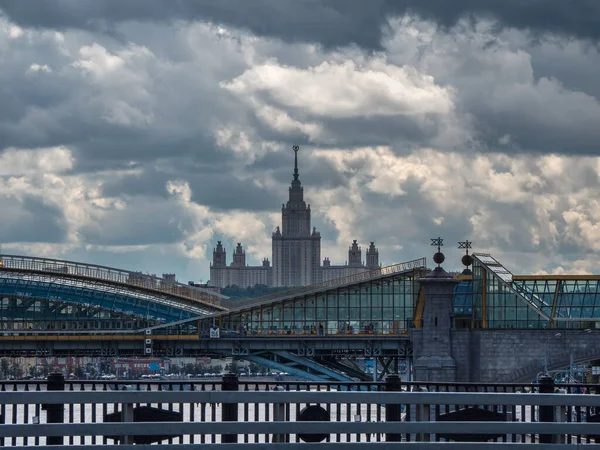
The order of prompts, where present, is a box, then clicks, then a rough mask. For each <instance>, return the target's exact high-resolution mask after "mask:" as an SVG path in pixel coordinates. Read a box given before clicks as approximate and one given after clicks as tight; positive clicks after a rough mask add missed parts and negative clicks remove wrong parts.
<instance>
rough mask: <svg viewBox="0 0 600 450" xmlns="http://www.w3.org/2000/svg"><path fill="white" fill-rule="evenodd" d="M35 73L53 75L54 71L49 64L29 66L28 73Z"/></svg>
mask: <svg viewBox="0 0 600 450" xmlns="http://www.w3.org/2000/svg"><path fill="white" fill-rule="evenodd" d="M35 72H44V73H52V69H51V68H50V66H49V65H48V64H43V65H40V64H37V63H34V64H32V65H31V66H29V69H27V73H35Z"/></svg>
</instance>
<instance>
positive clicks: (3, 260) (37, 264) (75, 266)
mask: <svg viewBox="0 0 600 450" xmlns="http://www.w3.org/2000/svg"><path fill="white" fill-rule="evenodd" d="M3 268H4V269H13V270H27V271H35V272H41V273H50V274H58V275H72V276H76V277H82V278H87V279H93V280H102V281H108V282H112V283H119V284H124V285H128V286H135V287H141V288H144V289H150V290H153V291H158V292H162V293H165V294H170V295H176V296H179V297H183V298H186V299H189V300H195V301H199V302H202V303H205V304H209V305H212V306H216V307H217V308H218V309H225V308H219V307H220V306H221V301H222V300H224V299H226V298H227V297H225V296H223V295H220V294H217V293H216V292H212V291H209V290H206V289H202V288H199V287H195V286H189V285H187V284H182V283H178V282H175V281H170V280H165V279H163V278H160V277H157V276H154V275H148V274H143V273H141V272H131V271H127V270H120V269H115V268H113V267H106V266H98V265H94V264H84V263H79V262H74V261H62V260H58V259H50V258H37V257H33V256H20V255H0V270H1V269H3Z"/></svg>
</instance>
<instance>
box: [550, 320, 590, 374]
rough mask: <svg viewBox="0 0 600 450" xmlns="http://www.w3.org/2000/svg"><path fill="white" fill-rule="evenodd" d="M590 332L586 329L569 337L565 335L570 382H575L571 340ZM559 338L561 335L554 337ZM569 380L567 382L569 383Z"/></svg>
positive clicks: (557, 334)
mask: <svg viewBox="0 0 600 450" xmlns="http://www.w3.org/2000/svg"><path fill="white" fill-rule="evenodd" d="M591 332H592V330H591V329H590V328H586V329H585V330H580V331H577V332H576V333H573V334H571V335H569V334H568V333H567V334H565V338H566V339H567V345H568V346H569V378H570V379H571V380H572V381H577V380H575V375H574V373H575V371H574V368H573V366H574V362H575V354H574V353H573V345H572V344H573V341H572V340H571V339H572V338H573V337H575V336H578V335H580V334H581V333H586V334H589V333H591ZM560 336H562V333H556V337H560ZM546 342H547V340H546ZM571 380H569V381H571Z"/></svg>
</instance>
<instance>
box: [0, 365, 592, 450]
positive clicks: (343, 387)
mask: <svg viewBox="0 0 600 450" xmlns="http://www.w3.org/2000/svg"><path fill="white" fill-rule="evenodd" d="M58 378H60V377H58ZM51 379H52V380H51V381H50V382H49V383H48V386H47V391H44V390H45V389H42V387H46V386H45V382H13V383H14V385H13V386H14V387H15V388H16V389H10V388H9V389H5V388H6V387H7V386H9V384H7V383H5V384H4V385H2V386H3V387H2V392H0V415H1V416H2V421H0V422H2V423H3V424H2V425H0V444H3V445H5V446H6V445H8V446H28V447H31V446H41V445H47V444H53V445H69V446H71V447H75V448H99V447H104V446H107V447H108V446H110V447H112V448H115V447H114V443H117V442H119V443H120V444H121V445H120V446H119V447H118V448H123V449H125V448H128V449H132V450H133V449H139V448H140V445H141V446H142V448H143V447H144V445H143V444H148V443H150V442H155V443H157V442H161V443H162V447H167V448H173V449H177V448H181V449H184V448H188V447H189V445H190V444H204V445H206V446H208V447H209V448H210V447H211V446H212V444H216V445H218V446H219V447H215V448H223V449H227V448H237V447H233V444H236V445H237V446H239V447H242V448H243V447H244V444H249V445H248V447H249V448H250V447H251V448H265V447H264V445H265V444H266V443H270V444H269V445H273V443H275V444H277V445H280V446H281V447H285V448H290V449H291V448H297V447H299V445H306V444H303V443H302V441H304V442H313V443H316V442H323V444H322V445H325V446H326V447H331V448H333V447H338V446H339V447H341V446H343V445H346V446H348V445H354V444H351V443H361V444H362V445H361V446H364V447H370V446H372V447H373V448H387V445H390V444H387V445H386V443H388V442H390V443H391V442H396V443H397V442H410V446H411V447H414V448H417V449H419V448H438V449H439V448H444V449H446V448H447V449H451V448H470V447H473V448H478V449H485V448H504V447H507V448H529V446H530V445H531V444H534V443H548V444H550V443H551V444H553V445H552V447H551V448H553V449H562V448H575V447H577V446H581V445H586V444H590V443H592V441H595V440H596V439H598V440H599V441H600V423H598V420H597V418H598V416H599V415H600V414H599V413H600V396H598V395H582V394H564V393H554V392H555V389H556V388H557V386H554V385H553V384H552V381H551V380H550V379H547V380H545V382H543V383H540V384H539V385H485V384H483V383H476V384H470V383H419V382H415V383H401V381H400V379H399V378H398V377H397V376H390V377H388V379H387V380H386V382H385V383H350V382H348V383H341V382H335V383H310V382H306V383H304V382H272V381H254V382H252V381H244V382H241V381H239V380H238V379H237V377H235V376H233V375H226V376H224V377H223V380H222V382H217V381H213V382H197V381H182V382H179V381H178V382H158V383H156V382H143V381H142V382H135V381H122V382H96V381H88V382H81V381H79V382H70V383H69V382H67V383H64V381H62V384H61V383H60V382H59V383H58V384H56V381H57V377H55V376H52V377H51ZM58 381H60V380H58ZM25 386H26V387H25ZM527 386H529V387H531V388H532V389H534V390H536V389H537V390H539V391H540V392H541V393H533V394H532V393H524V391H523V390H522V389H525V388H526V387H527ZM57 387H58V388H62V389H58V390H57V389H56V388H57ZM427 387H429V388H431V389H433V390H434V391H433V392H431V391H428V390H427ZM592 387H593V388H597V389H598V391H599V392H600V386H592ZM77 388H79V389H77ZM462 389H464V390H467V391H471V390H473V391H474V392H457V391H459V390H462ZM577 389H581V385H577ZM490 390H492V391H497V390H501V391H503V392H490ZM519 391H520V392H519ZM452 441H456V442H452ZM487 441H495V442H493V447H490V444H491V443H490V444H488V443H487ZM134 443H135V444H138V445H136V446H135V447H133V446H132V445H131V444H134ZM227 444H232V445H227ZM251 444H254V445H251ZM396 445H398V444H396ZM78 446H79V447H78ZM189 448H192V447H189ZM304 448H306V447H304Z"/></svg>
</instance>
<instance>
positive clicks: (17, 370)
mask: <svg viewBox="0 0 600 450" xmlns="http://www.w3.org/2000/svg"><path fill="white" fill-rule="evenodd" d="M23 373H24V370H23V367H21V364H19V361H17V360H16V359H15V360H13V362H12V364H11V365H10V374H11V376H12V377H13V378H21V377H22V376H23Z"/></svg>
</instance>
